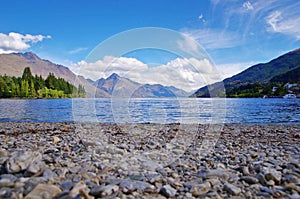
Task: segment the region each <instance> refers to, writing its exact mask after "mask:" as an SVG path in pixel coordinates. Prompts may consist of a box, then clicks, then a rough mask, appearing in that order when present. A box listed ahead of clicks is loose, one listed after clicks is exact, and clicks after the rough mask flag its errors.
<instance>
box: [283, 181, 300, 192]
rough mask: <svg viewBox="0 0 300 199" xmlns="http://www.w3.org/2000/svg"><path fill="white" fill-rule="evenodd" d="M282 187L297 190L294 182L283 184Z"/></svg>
mask: <svg viewBox="0 0 300 199" xmlns="http://www.w3.org/2000/svg"><path fill="white" fill-rule="evenodd" d="M284 188H285V189H287V190H289V191H291V190H297V185H296V184H295V183H288V184H286V185H284ZM299 190H300V189H299Z"/></svg>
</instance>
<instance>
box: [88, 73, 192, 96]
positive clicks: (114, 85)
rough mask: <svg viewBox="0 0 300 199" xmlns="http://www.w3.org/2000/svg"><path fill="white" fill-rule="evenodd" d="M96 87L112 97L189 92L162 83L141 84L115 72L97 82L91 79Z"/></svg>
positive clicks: (171, 94) (182, 94) (176, 94)
mask: <svg viewBox="0 0 300 199" xmlns="http://www.w3.org/2000/svg"><path fill="white" fill-rule="evenodd" d="M89 82H90V83H92V84H93V85H94V86H95V87H97V88H98V89H100V90H103V91H105V92H107V93H109V94H110V95H111V96H112V97H133V98H156V97H187V96H188V95H189V93H187V92H185V91H184V90H181V89H178V88H176V87H174V86H163V85H160V84H154V85H150V84H140V83H137V82H134V81H132V80H130V79H128V78H125V77H120V76H119V75H118V74H116V73H113V74H111V75H110V76H109V77H108V78H106V79H104V78H101V79H99V80H97V81H95V82H93V81H92V80H89Z"/></svg>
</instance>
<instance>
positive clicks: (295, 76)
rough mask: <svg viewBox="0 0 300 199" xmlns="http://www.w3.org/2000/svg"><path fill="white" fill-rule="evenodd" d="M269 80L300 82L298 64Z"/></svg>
mask: <svg viewBox="0 0 300 199" xmlns="http://www.w3.org/2000/svg"><path fill="white" fill-rule="evenodd" d="M270 82H282V83H289V82H290V83H292V82H294V83H295V82H300V66H299V67H298V68H295V69H293V70H290V71H288V72H286V73H284V74H281V75H277V76H275V77H273V78H272V79H271V80H270Z"/></svg>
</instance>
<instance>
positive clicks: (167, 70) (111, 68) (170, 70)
mask: <svg viewBox="0 0 300 199" xmlns="http://www.w3.org/2000/svg"><path fill="white" fill-rule="evenodd" d="M70 69H71V70H72V71H74V72H76V73H77V74H80V75H83V76H84V77H86V78H91V79H93V80H97V79H99V78H102V77H104V78H106V77H108V76H109V75H110V74H112V73H117V74H119V75H120V76H124V77H127V78H129V79H131V80H133V81H136V82H139V83H142V84H146V83H150V84H162V85H165V86H175V87H177V88H181V89H184V90H186V91H191V90H195V89H198V88H200V87H201V86H204V85H206V84H210V83H213V82H216V81H220V80H221V79H220V78H221V76H220V74H219V73H218V71H217V70H215V68H214V67H213V64H212V63H211V62H210V61H209V60H207V59H202V60H197V59H195V58H189V59H187V58H177V59H174V60H172V61H170V62H168V63H167V64H163V65H159V66H155V67H153V66H152V67H149V66H148V65H146V64H144V63H142V62H140V61H139V60H137V59H135V58H127V57H119V58H115V57H112V56H106V57H104V59H103V60H98V61H96V62H95V63H87V62H85V61H81V62H79V63H77V64H72V65H71V66H70Z"/></svg>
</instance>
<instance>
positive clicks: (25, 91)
mask: <svg viewBox="0 0 300 199" xmlns="http://www.w3.org/2000/svg"><path fill="white" fill-rule="evenodd" d="M20 94H21V96H20V97H28V94H29V85H28V81H27V80H22V81H21V93H20Z"/></svg>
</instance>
